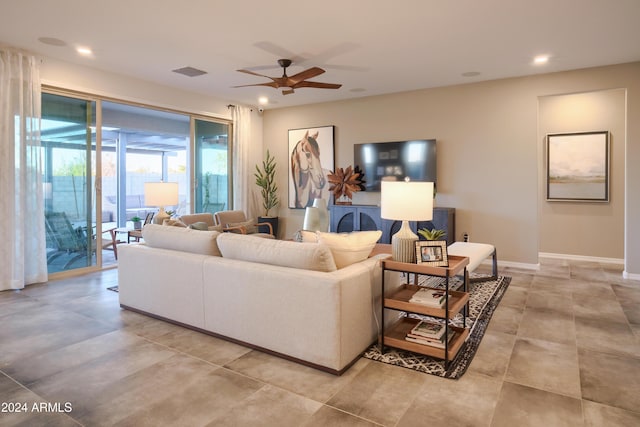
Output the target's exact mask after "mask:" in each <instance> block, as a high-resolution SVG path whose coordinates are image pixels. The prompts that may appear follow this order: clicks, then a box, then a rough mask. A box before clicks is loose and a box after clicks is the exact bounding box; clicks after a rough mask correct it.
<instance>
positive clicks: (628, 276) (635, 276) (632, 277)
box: [622, 271, 640, 280]
mask: <svg viewBox="0 0 640 427" xmlns="http://www.w3.org/2000/svg"><path fill="white" fill-rule="evenodd" d="M622 278H623V279H629V280H640V274H636V273H627V272H626V271H623V272H622Z"/></svg>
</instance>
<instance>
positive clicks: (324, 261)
mask: <svg viewBox="0 0 640 427" xmlns="http://www.w3.org/2000/svg"><path fill="white" fill-rule="evenodd" d="M218 246H219V248H220V252H221V253H222V256H223V257H224V258H231V259H238V260H243V261H250V262H259V263H262V264H270V265H279V266H282V267H292V268H300V269H304V270H313V271H324V272H328V271H335V270H336V264H335V261H334V260H333V256H332V254H331V251H330V250H329V248H328V247H326V246H322V245H318V244H315V243H298V242H293V241H286V240H275V239H263V238H260V237H255V236H250V235H243V234H236V233H222V234H221V235H220V236H219V237H218Z"/></svg>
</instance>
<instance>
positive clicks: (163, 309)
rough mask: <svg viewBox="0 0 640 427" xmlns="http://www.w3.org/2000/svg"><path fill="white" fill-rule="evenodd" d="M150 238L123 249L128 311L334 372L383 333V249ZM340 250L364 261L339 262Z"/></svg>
mask: <svg viewBox="0 0 640 427" xmlns="http://www.w3.org/2000/svg"><path fill="white" fill-rule="evenodd" d="M143 237H144V239H145V242H146V243H143V244H131V245H123V246H121V247H120V248H119V250H118V252H119V259H118V279H119V291H120V293H119V296H120V305H121V306H122V307H123V308H125V309H130V310H134V311H138V312H142V313H145V314H148V315H151V316H154V317H158V318H161V319H163V320H167V321H170V322H174V323H177V324H180V325H183V326H186V327H190V328H193V329H197V330H199V331H202V332H206V333H209V334H212V335H215V336H217V337H221V338H225V339H228V340H231V341H234V342H237V343H240V344H243V345H246V346H249V347H251V348H256V349H259V350H262V351H266V352H269V353H273V354H276V355H279V356H282V357H285V358H288V359H292V360H294V361H297V362H300V363H304V364H307V365H310V366H312V367H315V368H318V369H322V370H325V371H328V372H331V373H333V374H341V373H342V372H344V370H346V369H347V368H348V367H349V366H350V365H351V364H352V363H354V362H355V361H356V360H357V358H358V357H359V356H360V355H361V354H362V352H363V351H364V350H366V348H367V347H368V346H369V345H370V344H372V343H373V342H374V341H375V340H376V339H377V334H378V324H377V323H378V319H376V317H375V316H376V315H377V314H378V313H379V312H380V311H379V309H375V310H374V308H373V304H374V301H375V304H376V306H377V307H379V304H380V301H379V299H380V279H381V277H380V274H381V269H380V262H379V259H380V257H381V256H375V257H371V258H367V255H368V253H367V252H366V251H367V249H366V247H365V245H364V243H363V244H358V242H357V241H356V243H355V244H352V245H348V246H347V247H346V248H345V247H343V248H336V247H335V245H334V246H330V245H325V244H322V243H299V242H293V241H278V240H270V239H261V238H259V237H252V236H243V235H237V234H233V233H218V232H216V231H198V230H192V229H185V228H178V227H167V226H160V225H153V224H151V225H147V226H146V227H145V228H144V230H143ZM332 238H333V236H332ZM334 240H335V239H334ZM369 240H371V239H369ZM373 242H374V244H375V239H374V240H373ZM367 247H369V252H370V248H372V247H373V246H372V245H370V244H369V245H368V246H367ZM340 251H342V252H340ZM358 251H359V252H358ZM363 251H364V253H365V256H364V257H362V253H363ZM356 252H357V253H356ZM220 255H222V256H220ZM334 255H335V256H338V257H340V259H341V260H344V259H345V258H351V259H352V261H353V260H354V259H359V258H364V259H362V260H361V261H358V262H354V263H352V264H350V265H346V266H345V265H344V262H342V263H339V264H341V266H342V268H339V269H337V268H336V263H335V261H334ZM354 256H355V258H354ZM391 280H393V279H391Z"/></svg>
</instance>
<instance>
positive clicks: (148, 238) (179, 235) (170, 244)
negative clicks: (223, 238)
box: [142, 224, 221, 256]
mask: <svg viewBox="0 0 640 427" xmlns="http://www.w3.org/2000/svg"><path fill="white" fill-rule="evenodd" d="M220 234H221V233H220V232H218V231H200V230H194V229H191V228H184V227H165V226H162V225H158V224H147V225H145V226H144V228H143V229H142V238H143V239H144V241H145V243H146V244H147V245H148V246H150V247H153V248H161V249H172V250H174V251H183V252H191V253H195V254H202V255H213V256H220V250H219V249H218V244H217V238H218V236H219V235H220Z"/></svg>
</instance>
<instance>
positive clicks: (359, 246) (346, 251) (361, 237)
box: [316, 230, 382, 268]
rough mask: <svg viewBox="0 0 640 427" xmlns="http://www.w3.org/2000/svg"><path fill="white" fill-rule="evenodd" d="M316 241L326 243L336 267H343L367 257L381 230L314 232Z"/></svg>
mask: <svg viewBox="0 0 640 427" xmlns="http://www.w3.org/2000/svg"><path fill="white" fill-rule="evenodd" d="M316 234H317V235H318V243H320V244H321V245H326V246H328V247H329V249H330V250H331V253H332V254H333V260H334V261H335V263H336V267H338V268H344V267H347V266H349V265H351V264H355V263H356V262H360V261H363V260H365V259H367V258H368V257H369V255H370V254H371V251H372V250H373V248H374V247H375V246H376V242H377V241H378V240H380V237H381V236H382V231H380V230H376V231H354V232H352V233H340V234H337V233H325V232H322V231H318V232H316Z"/></svg>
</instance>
